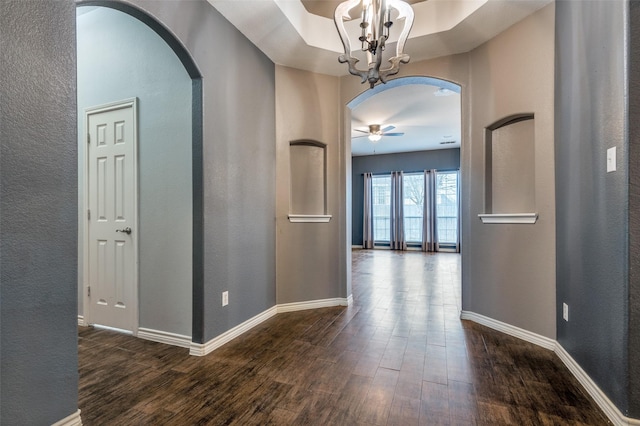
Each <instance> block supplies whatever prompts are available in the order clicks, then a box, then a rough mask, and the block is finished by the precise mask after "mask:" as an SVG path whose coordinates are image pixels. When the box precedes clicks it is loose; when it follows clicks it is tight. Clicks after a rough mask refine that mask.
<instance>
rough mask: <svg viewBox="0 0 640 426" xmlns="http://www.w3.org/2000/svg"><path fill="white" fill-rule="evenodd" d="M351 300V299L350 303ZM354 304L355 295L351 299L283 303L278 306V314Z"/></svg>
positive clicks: (337, 298)
mask: <svg viewBox="0 0 640 426" xmlns="http://www.w3.org/2000/svg"><path fill="white" fill-rule="evenodd" d="M349 299H351V300H350V301H349ZM351 303H353V295H351V296H349V298H344V297H336V298H334V299H320V300H309V301H306V302H293V303H283V304H281V305H277V308H278V313H279V314H281V313H283V312H296V311H304V310H307V309H319V308H330V307H333V306H349V305H350V304H351Z"/></svg>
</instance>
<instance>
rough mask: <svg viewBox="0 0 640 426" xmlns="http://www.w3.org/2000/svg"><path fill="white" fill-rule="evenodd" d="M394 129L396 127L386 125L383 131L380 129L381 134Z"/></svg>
mask: <svg viewBox="0 0 640 426" xmlns="http://www.w3.org/2000/svg"><path fill="white" fill-rule="evenodd" d="M395 128H396V126H392V125H388V126H387V127H385V128H384V129H382V133H385V132H388V131H389V130H393V129H395Z"/></svg>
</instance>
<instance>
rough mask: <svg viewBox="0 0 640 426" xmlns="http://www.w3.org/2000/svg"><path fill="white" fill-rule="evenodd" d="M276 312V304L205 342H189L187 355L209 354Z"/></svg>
mask: <svg viewBox="0 0 640 426" xmlns="http://www.w3.org/2000/svg"><path fill="white" fill-rule="evenodd" d="M277 313H278V308H277V306H274V307H272V308H270V309H267V310H266V311H264V312H262V313H260V314H258V315H256V316H255V317H253V318H250V319H248V320H247V321H245V322H243V323H242V324H239V325H237V326H235V327H233V328H232V329H231V330H228V331H226V332H224V333H222V334H221V335H219V336H218V337H214V338H213V339H211V340H209V341H208V342H206V343H194V342H191V345H190V348H189V355H195V356H205V355H207V354H210V353H211V352H213V351H214V350H216V349H218V348H219V347H220V346H222V345H224V344H225V343H228V342H230V341H231V340H233V339H235V338H236V337H238V336H240V335H241V334H243V333H246V332H247V331H249V330H251V329H252V328H253V327H255V326H257V325H258V324H260V323H262V322H264V321H266V320H268V319H269V318H271V317H272V316H274V315H275V314H277Z"/></svg>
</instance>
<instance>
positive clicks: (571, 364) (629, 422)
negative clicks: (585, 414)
mask: <svg viewBox="0 0 640 426" xmlns="http://www.w3.org/2000/svg"><path fill="white" fill-rule="evenodd" d="M555 352H556V354H557V355H558V357H559V358H560V359H561V360H562V362H563V363H564V365H566V366H567V368H568V369H569V371H571V373H572V374H573V376H574V377H575V378H576V379H577V380H578V382H580V384H581V385H582V387H583V388H584V389H585V390H586V391H587V393H588V394H589V395H591V398H593V399H594V400H595V401H596V404H598V406H599V407H600V409H601V410H602V411H604V414H605V415H606V416H607V417H608V418H609V420H611V422H612V423H613V424H614V425H616V426H636V425H640V419H631V418H629V417H626V416H625V415H624V414H622V413H621V412H620V410H619V409H618V407H616V406H615V404H614V403H613V402H611V400H610V399H609V398H608V397H607V395H605V393H604V392H602V390H601V389H600V388H599V387H598V385H597V384H596V383H595V382H594V381H593V380H592V379H591V377H589V375H588V374H587V373H586V372H585V371H584V370H583V369H582V367H580V364H578V363H577V362H576V361H575V360H574V359H573V358H572V357H571V355H569V353H568V352H567V351H566V350H565V349H564V348H563V347H562V345H561V344H560V343H558V342H556V346H555Z"/></svg>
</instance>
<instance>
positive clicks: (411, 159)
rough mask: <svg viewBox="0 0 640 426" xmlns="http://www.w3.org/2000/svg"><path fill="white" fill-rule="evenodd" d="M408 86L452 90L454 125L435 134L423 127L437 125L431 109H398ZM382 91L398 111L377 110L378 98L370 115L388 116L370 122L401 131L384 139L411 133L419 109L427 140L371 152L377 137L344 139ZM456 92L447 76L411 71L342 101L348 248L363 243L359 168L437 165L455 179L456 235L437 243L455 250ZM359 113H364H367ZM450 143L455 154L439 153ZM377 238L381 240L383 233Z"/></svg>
mask: <svg viewBox="0 0 640 426" xmlns="http://www.w3.org/2000/svg"><path fill="white" fill-rule="evenodd" d="M412 87H413V88H414V89H413V91H419V90H420V91H422V90H424V89H427V88H428V91H425V92H424V94H422V93H421V94H420V96H425V94H427V93H428V96H433V97H434V99H444V98H445V97H447V95H456V103H455V106H454V107H453V108H451V109H450V110H449V112H448V113H449V114H455V116H456V119H455V124H454V125H453V127H454V128H455V129H454V130H450V129H451V126H449V127H448V129H449V130H448V131H446V132H442V129H444V128H447V126H442V127H439V128H438V131H440V133H437V132H433V131H432V130H431V129H427V127H429V126H433V127H436V126H434V125H433V122H431V123H429V118H430V115H433V112H431V113H430V112H428V111H427V110H425V111H424V112H417V111H407V109H408V108H404V111H402V109H403V108H402V107H400V106H399V104H402V101H401V100H402V99H403V94H404V95H405V96H406V94H407V93H410V92H411V88H412ZM394 91H395V92H397V98H395V99H394V97H389V96H386V95H390V94H391V93H392V92H394ZM383 94H384V96H386V97H385V99H386V100H387V101H388V100H392V102H388V103H389V104H390V105H389V108H396V109H397V110H389V111H387V112H384V113H380V111H382V110H383V109H384V108H385V104H384V103H382V106H378V107H377V109H376V108H373V109H371V110H374V111H375V113H374V114H373V117H384V118H382V120H383V121H385V120H387V121H389V123H387V122H384V123H382V122H381V123H375V124H380V125H382V127H386V129H388V130H387V131H388V132H393V133H392V136H396V135H397V136H402V137H398V138H392V137H389V138H386V139H387V140H388V141H393V142H397V141H401V140H402V139H403V138H404V131H409V132H410V128H411V127H412V125H413V127H415V125H416V123H417V122H419V121H420V118H419V117H420V114H423V117H424V118H423V121H424V122H425V123H422V124H424V125H425V127H424V128H423V129H422V130H421V131H422V132H424V133H423V135H424V138H425V139H429V140H430V144H424V145H420V147H418V145H416V148H413V147H412V145H410V144H407V145H405V146H404V147H403V148H400V149H399V150H398V151H393V150H394V149H395V147H392V148H389V149H390V150H388V149H387V148H383V149H378V151H377V152H376V151H375V147H376V144H378V143H380V142H370V141H367V138H366V137H363V136H360V137H362V139H358V141H365V142H361V144H360V146H358V147H356V144H355V143H354V144H353V145H352V140H351V139H350V138H349V136H354V135H359V134H358V133H355V132H353V129H352V128H351V127H352V123H354V122H355V121H354V120H359V121H362V116H363V115H362V114H358V113H357V111H358V109H359V108H362V107H363V106H366V105H368V104H370V103H371V102H372V101H374V100H375V99H376V97H378V98H382V97H383ZM460 95H461V86H460V85H458V84H456V83H453V82H451V81H447V80H443V79H439V78H434V77H424V76H412V77H402V78H397V79H394V80H391V81H389V82H388V83H387V84H380V85H378V86H376V87H374V88H373V89H371V90H366V91H365V92H362V93H360V94H359V95H358V96H356V97H355V98H353V99H352V100H351V101H350V102H348V103H347V104H346V106H347V108H345V114H344V117H345V118H344V123H345V131H344V135H345V139H347V143H346V144H345V151H346V152H345V157H346V158H348V159H349V160H351V161H350V162H349V164H348V165H347V170H349V171H351V179H350V180H348V181H347V185H348V186H349V188H348V189H347V191H346V193H347V194H349V195H348V198H347V201H346V202H347V204H348V205H349V206H350V207H351V208H350V209H349V211H350V214H349V216H348V217H347V222H348V223H349V226H348V229H350V232H351V238H349V240H350V241H351V244H352V247H354V248H355V247H362V234H363V233H362V226H363V222H362V215H363V214H362V213H363V206H362V202H363V191H362V175H363V172H365V171H368V172H374V175H375V174H376V173H379V174H383V175H384V174H385V173H386V174H390V173H391V172H392V171H400V170H402V171H404V172H405V173H406V172H409V173H410V174H416V175H417V174H421V175H422V174H423V171H424V170H425V169H438V170H440V172H442V173H438V174H439V175H440V176H441V177H443V178H444V175H445V174H451V175H456V176H455V179H453V180H452V181H455V183H454V184H453V185H454V187H455V193H456V195H455V199H456V201H455V203H456V204H457V207H456V214H455V218H451V219H450V220H451V221H453V222H454V228H455V234H452V235H455V236H452V237H450V238H449V239H450V240H451V241H447V242H446V243H445V244H442V248H443V249H444V251H450V250H453V251H460V246H461V245H460V236H461V235H462V232H461V224H462V221H461V212H462V209H461V208H460V200H461V190H460V183H461V182H462V181H463V180H462V179H461V178H460V173H464V171H463V170H462V168H461V165H462V161H461V158H462V156H461V150H462V149H464V148H463V146H464V144H463V143H462V142H463V139H464V132H463V131H462V110H463V108H462V99H461V96H460ZM408 102H410V101H408ZM443 107H444V105H443ZM431 108H433V107H431ZM409 110H410V108H409ZM432 111H433V110H432ZM409 114H410V115H411V117H412V119H413V122H411V121H412V120H406V121H407V123H405V120H404V119H403V118H402V116H403V115H409ZM364 115H365V116H366V114H364ZM378 119H379V118H378ZM416 120H417V121H416ZM440 120H442V117H441V118H440ZM400 122H402V123H403V124H407V126H405V127H404V128H403V126H402V125H398V123H400ZM409 122H411V123H409ZM391 123H393V125H394V126H392V125H391ZM360 124H363V123H360ZM364 124H373V123H364ZM392 127H393V128H392ZM364 130H366V129H364ZM411 130H413V132H416V131H418V130H416V129H411ZM356 131H358V132H362V131H363V129H356ZM395 132H399V133H395ZM436 133H437V134H436ZM364 136H366V135H364ZM383 141H384V139H383ZM389 143H390V142H387V144H389ZM394 145H399V144H394ZM363 146H365V147H366V148H367V149H369V150H373V151H367V150H366V149H365V150H364V151H363V149H362V147H363ZM387 146H389V145H387ZM352 147H353V149H352ZM378 147H381V146H380V145H378ZM452 147H454V148H457V153H455V155H453V156H452V155H449V156H444V155H442V154H444V151H446V148H452ZM358 150H359V151H358ZM436 150H437V151H436ZM356 151H358V152H357V153H356V155H360V156H363V157H358V158H368V159H371V161H357V162H354V161H353V157H352V152H354V153H355V152H356ZM449 151H451V152H452V153H453V151H455V149H454V150H449ZM398 153H399V154H398ZM427 153H438V154H440V155H438V157H436V156H432V157H428V156H426V154H427ZM380 154H382V155H380ZM385 157H387V158H385ZM360 163H366V164H368V165H369V167H368V168H367V167H365V166H360ZM363 167H365V168H367V170H365V169H364V168H363ZM369 169H372V170H369ZM387 177H389V176H387ZM380 180H384V176H381V177H380ZM420 181H421V179H420ZM435 181H436V182H439V181H440V179H439V178H437V179H435ZM436 185H437V184H436ZM405 187H406V185H405ZM438 192H439V189H438ZM439 214H440V213H438V214H437V215H439ZM438 220H440V219H438ZM447 220H449V219H447ZM420 221H421V219H420ZM409 222H410V221H409ZM443 222H444V219H443V220H442V221H441V223H443ZM404 223H405V227H406V226H407V223H408V221H407V218H406V217H405V220H404ZM421 232H422V231H421V230H419V231H417V232H414V234H416V235H419V234H420V233H421ZM441 234H442V235H444V233H443V232H441ZM412 238H413V240H419V239H420V238H421V235H419V236H418V237H416V236H415V235H414V236H413V237H412ZM382 240H384V238H383V239H382ZM387 240H388V238H387ZM443 240H444V239H443ZM384 245H385V243H384V242H382V244H380V246H384ZM386 245H387V246H388V245H389V244H388V243H386ZM411 245H413V246H414V248H415V249H419V248H418V247H419V242H418V241H412V243H411V244H409V246H411ZM352 247H347V250H346V251H347V253H349V260H348V263H350V257H351V256H350V250H351V248H352ZM434 247H435V250H439V248H438V241H435V245H434ZM410 248H411V247H410ZM425 250H426V249H425ZM429 251H432V249H429ZM458 307H459V308H460V307H461V296H460V298H459V306H458Z"/></svg>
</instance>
